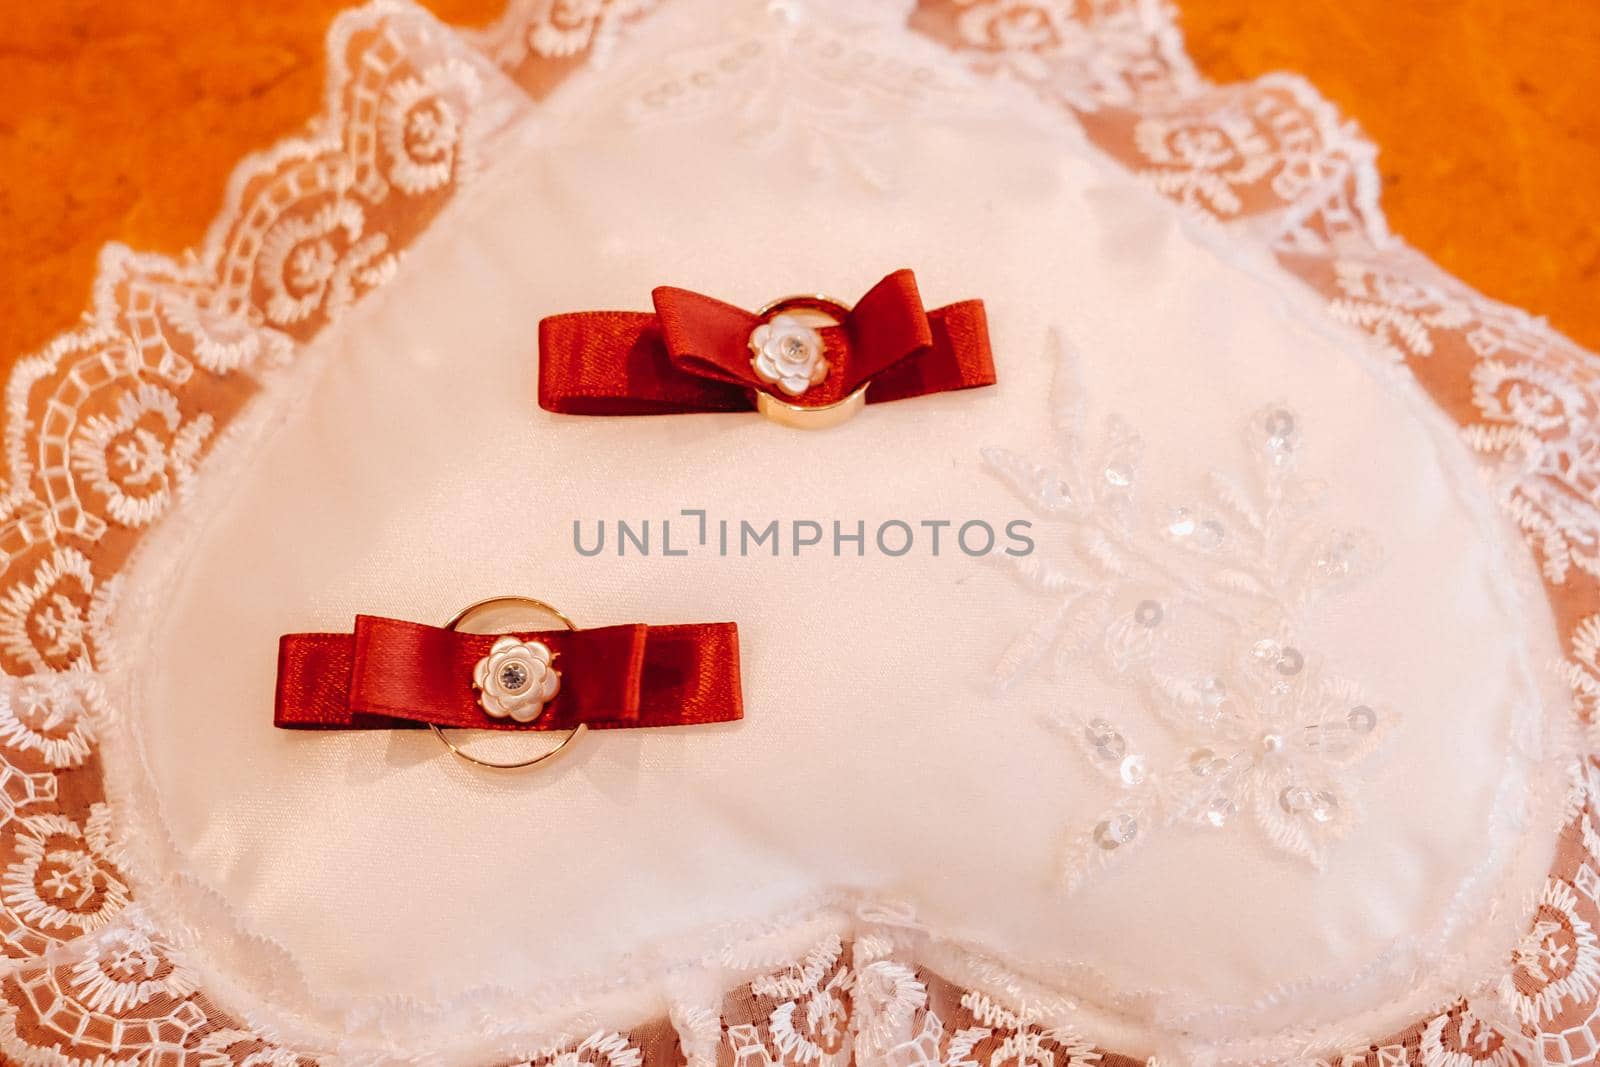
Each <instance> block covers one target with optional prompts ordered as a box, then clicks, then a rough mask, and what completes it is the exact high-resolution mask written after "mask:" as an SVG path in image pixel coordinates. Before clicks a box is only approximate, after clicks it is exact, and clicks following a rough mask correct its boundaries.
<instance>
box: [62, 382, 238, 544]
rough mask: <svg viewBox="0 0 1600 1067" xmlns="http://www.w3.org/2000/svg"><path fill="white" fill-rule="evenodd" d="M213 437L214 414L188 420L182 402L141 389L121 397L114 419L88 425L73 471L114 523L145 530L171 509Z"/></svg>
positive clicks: (94, 419) (95, 418)
mask: <svg viewBox="0 0 1600 1067" xmlns="http://www.w3.org/2000/svg"><path fill="white" fill-rule="evenodd" d="M210 433H211V416H210V415H203V414H202V415H199V416H197V417H195V418H194V419H190V420H187V421H186V420H185V419H184V418H183V415H182V413H181V412H180V411H179V410H178V398H177V397H175V396H173V395H172V394H171V393H169V392H168V391H167V390H165V389H163V388H161V387H160V386H158V385H141V386H139V387H138V388H137V389H134V390H132V391H130V392H127V393H124V394H123V395H122V396H121V397H120V398H118V400H117V410H116V412H115V414H95V415H91V416H90V417H89V418H88V419H87V420H85V423H84V427H83V429H82V430H81V431H80V432H79V434H78V436H77V437H75V438H74V439H73V442H72V466H73V470H74V472H75V473H76V474H77V476H78V478H79V480H80V481H81V482H82V483H83V484H84V485H85V486H86V487H87V488H89V489H90V490H91V491H93V492H94V493H97V494H98V495H100V496H101V497H103V498H104V499H105V508H106V512H107V514H108V515H109V516H110V518H111V519H112V520H113V521H115V522H118V523H120V524H122V525H123V526H146V525H149V523H151V522H152V521H154V520H155V519H157V518H159V517H160V516H161V514H162V513H164V512H165V511H166V510H167V508H168V507H170V506H171V504H172V498H173V496H174V494H175V493H177V492H178V491H179V490H181V489H182V487H183V483H184V481H185V480H186V479H187V478H188V477H189V474H190V473H191V472H192V471H193V470H194V460H195V457H196V456H197V455H199V452H200V446H201V444H202V443H204V441H205V439H206V438H207V437H208V436H209V435H210Z"/></svg>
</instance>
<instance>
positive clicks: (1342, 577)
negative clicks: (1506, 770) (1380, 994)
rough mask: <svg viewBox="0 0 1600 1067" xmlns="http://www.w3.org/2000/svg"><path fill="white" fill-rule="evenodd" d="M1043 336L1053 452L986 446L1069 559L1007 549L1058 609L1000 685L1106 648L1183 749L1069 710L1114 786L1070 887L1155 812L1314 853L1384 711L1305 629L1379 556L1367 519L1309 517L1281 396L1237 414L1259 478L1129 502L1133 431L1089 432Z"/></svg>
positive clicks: (1164, 819) (1312, 500)
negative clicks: (1243, 823)
mask: <svg viewBox="0 0 1600 1067" xmlns="http://www.w3.org/2000/svg"><path fill="white" fill-rule="evenodd" d="M1052 344H1053V346H1054V347H1055V348H1056V349H1057V352H1056V355H1057V359H1058V368H1057V383H1056V395H1057V404H1056V411H1057V422H1056V430H1057V433H1058V437H1059V441H1060V455H1059V457H1058V459H1057V460H1056V461H1055V462H1053V463H1049V464H1038V463H1035V462H1033V461H1031V460H1028V459H1025V458H1023V457H1021V456H1018V455H1015V454H1013V453H1010V452H1006V451H1002V450H997V449H989V450H985V452H984V458H985V460H986V461H987V463H988V465H989V467H990V468H991V470H993V471H994V472H995V473H996V474H998V475H999V476H1000V477H1001V478H1002V479H1004V480H1005V481H1006V482H1008V483H1009V484H1010V485H1011V486H1012V487H1013V488H1014V489H1015V490H1016V491H1017V492H1018V493H1019V494H1020V495H1022V496H1023V497H1024V498H1025V499H1026V500H1028V501H1029V502H1030V503H1031V504H1033V505H1034V507H1035V508H1037V509H1038V510H1039V511H1041V512H1043V513H1044V514H1045V515H1046V516H1048V517H1050V518H1052V519H1054V520H1056V521H1058V522H1059V523H1060V524H1061V526H1062V528H1063V532H1064V533H1065V535H1066V539H1065V540H1066V544H1067V546H1068V549H1067V551H1068V554H1069V556H1068V559H1067V560H1066V562H1065V563H1062V564H1057V563H1053V562H1050V561H1049V560H1048V559H1046V558H1045V556H1044V555H1043V554H1035V555H1033V556H1028V557H1022V558H1020V559H1016V560H1010V561H1008V563H1009V565H1010V566H1011V567H1012V568H1013V569H1014V570H1015V572H1016V574H1017V576H1018V577H1019V578H1020V579H1021V580H1022V581H1023V582H1024V584H1026V585H1027V586H1029V587H1031V588H1032V589H1033V590H1035V591H1036V592H1038V593H1039V594H1040V595H1042V596H1043V597H1045V598H1046V599H1047V600H1048V601H1049V602H1050V608H1049V610H1048V611H1047V612H1046V614H1045V615H1044V617H1043V618H1042V619H1041V620H1040V622H1039V623H1038V624H1036V625H1035V626H1034V627H1032V628H1031V629H1030V630H1028V631H1027V632H1026V633H1024V634H1023V635H1022V636H1021V637H1020V638H1018V640H1017V641H1016V642H1014V643H1013V644H1012V645H1011V647H1010V648H1009V649H1008V650H1007V652H1006V653H1005V655H1004V656H1003V658H1002V660H1001V663H1000V664H999V667H998V670H997V676H998V680H999V681H1000V683H1001V684H1002V685H1008V684H1010V683H1012V682H1014V681H1015V680H1016V679H1017V678H1018V677H1019V676H1021V675H1022V674H1023V673H1024V672H1026V671H1028V670H1030V669H1031V668H1032V667H1033V666H1035V665H1036V664H1038V663H1039V662H1041V661H1042V660H1044V659H1046V658H1047V657H1049V658H1052V659H1053V660H1054V661H1055V663H1056V664H1057V665H1058V666H1062V665H1066V664H1069V663H1076V662H1088V663H1097V664H1099V665H1100V666H1101V667H1102V668H1104V670H1105V671H1106V672H1107V673H1108V674H1109V675H1110V676H1111V677H1113V678H1115V679H1116V680H1117V681H1118V682H1119V683H1120V684H1121V685H1123V686H1126V687H1128V688H1129V689H1131V690H1132V691H1134V692H1136V693H1137V694H1138V695H1139V697H1140V699H1141V702H1142V704H1143V705H1144V706H1145V707H1146V708H1147V709H1148V710H1149V712H1150V713H1151V717H1152V718H1153V719H1154V720H1155V722H1156V724H1158V725H1159V727H1160V728H1162V729H1163V730H1164V731H1165V732H1166V733H1168V734H1170V735H1171V736H1172V737H1173V738H1175V739H1176V740H1177V741H1178V742H1179V743H1180V745H1181V746H1182V749H1183V755H1182V757H1181V758H1180V759H1179V760H1178V761H1177V762H1176V764H1175V765H1172V766H1158V765H1156V764H1155V763H1154V762H1153V758H1152V757H1151V756H1150V755H1148V754H1147V753H1148V752H1149V751H1150V750H1149V749H1147V748H1145V747H1143V746H1141V745H1140V744H1138V743H1137V739H1136V738H1135V736H1134V732H1133V731H1132V730H1130V729H1127V728H1124V727H1122V726H1120V725H1115V724H1113V723H1112V722H1110V721H1108V720H1107V718H1105V717H1104V716H1103V715H1100V714H1094V713H1091V714H1076V715H1074V714H1065V715H1062V716H1060V719H1059V721H1060V722H1061V724H1062V725H1063V726H1064V727H1065V728H1066V729H1067V730H1068V731H1069V732H1070V733H1071V734H1072V735H1073V736H1074V737H1076V738H1078V739H1079V740H1081V742H1082V745H1083V748H1084V750H1085V752H1086V753H1087V754H1088V756H1089V759H1090V762H1091V763H1092V764H1093V765H1094V766H1096V767H1098V768H1100V769H1101V770H1102V771H1103V772H1104V773H1105V775H1106V777H1107V779H1108V780H1109V781H1111V782H1113V783H1115V785H1116V787H1117V788H1118V790H1119V792H1120V793H1121V798H1120V799H1119V800H1118V801H1117V802H1116V803H1115V804H1113V805H1112V806H1111V807H1110V809H1108V810H1107V811H1106V812H1105V814H1104V815H1103V816H1102V817H1101V818H1100V819H1099V820H1097V821H1096V822H1095V823H1094V824H1093V825H1091V826H1089V827H1086V828H1084V829H1082V830H1081V831H1079V832H1077V833H1075V834H1074V835H1073V838H1072V841H1071V844H1070V845H1069V847H1068V849H1067V855H1066V857H1065V860H1064V863H1063V873H1064V877H1065V880H1066V882H1067V885H1068V887H1069V889H1071V888H1075V887H1076V886H1078V885H1079V884H1081V882H1082V880H1083V878H1084V877H1085V876H1086V875H1087V874H1088V873H1090V872H1091V871H1092V870H1094V869H1097V868H1098V867H1099V866H1101V865H1103V864H1105V863H1106V862H1108V861H1109V860H1110V859H1112V858H1113V857H1114V856H1119V855H1123V854H1126V853H1127V852H1128V851H1129V848H1130V847H1131V846H1134V845H1136V844H1137V843H1139V842H1141V841H1143V840H1144V839H1145V838H1146V837H1147V836H1148V835H1149V833H1150V832H1151V831H1153V830H1154V829H1156V828H1157V827H1158V826H1165V827H1171V826H1175V825H1178V824H1189V825H1194V826H1200V827H1221V826H1224V825H1226V824H1228V823H1230V822H1231V821H1232V820H1233V817H1234V816H1235V815H1236V814H1240V813H1247V814H1248V816H1249V817H1250V818H1251V819H1253V821H1254V822H1255V823H1256V824H1257V825H1258V826H1259V827H1260V829H1261V830H1262V831H1263V832H1264V834H1265V836H1266V838H1267V839H1268V840H1269V841H1270V842H1271V843H1272V844H1273V845H1275V846H1277V847H1278V848H1279V849H1281V850H1282V851H1284V852H1286V853H1288V854H1290V855H1294V856H1298V857H1301V858H1303V859H1305V860H1307V861H1309V862H1311V863H1312V864H1314V865H1319V866H1320V864H1321V862H1322V858H1323V852H1324V850H1325V848H1326V846H1327V845H1328V844H1329V843H1330V842H1331V841H1333V840H1336V839H1337V838H1338V837H1339V836H1341V835H1342V834H1343V833H1344V832H1345V831H1346V830H1347V829H1348V828H1349V826H1350V825H1351V823H1352V821H1353V819H1354V815H1355V811H1354V809H1355V806H1356V805H1355V798H1354V797H1353V795H1352V791H1351V787H1350V783H1349V781H1348V780H1347V774H1346V771H1347V769H1348V768H1350V767H1352V766H1353V765H1355V764H1357V763H1359V762H1361V761H1362V760H1364V759H1366V758H1367V757H1368V756H1369V755H1370V754H1371V753H1372V752H1373V750H1374V749H1375V748H1376V747H1377V745H1378V743H1379V742H1380V740H1381V739H1382V737H1383V735H1384V733H1385V731H1386V730H1387V728H1388V727H1389V726H1390V725H1391V723H1392V720H1393V715H1392V713H1390V712H1388V711H1386V710H1381V709H1380V708H1379V706H1378V705H1376V704H1375V703H1374V702H1373V701H1372V700H1371V699H1369V698H1368V697H1366V696H1365V695H1364V694H1363V693H1362V692H1361V690H1360V688H1359V686H1357V685H1356V684H1355V683H1354V682H1352V681H1350V680H1348V679H1345V678H1343V677H1341V676H1339V675H1338V674H1336V673H1334V672H1332V671H1330V670H1329V669H1328V668H1327V667H1326V666H1325V665H1324V664H1323V663H1322V661H1321V659H1320V657H1319V656H1318V655H1317V654H1316V652H1315V650H1314V649H1312V648H1310V647H1308V646H1306V645H1304V644H1303V643H1302V642H1301V641H1300V640H1299V639H1298V637H1297V636H1296V635H1297V633H1298V632H1299V630H1300V628H1301V624H1302V623H1303V622H1304V620H1305V617H1306V614H1307V612H1308V611H1310V610H1311V609H1312V608H1314V607H1315V606H1316V604H1317V603H1318V601H1319V600H1320V599H1321V598H1322V597H1323V596H1324V595H1326V594H1327V593H1329V592H1331V591H1333V590H1335V589H1337V588H1339V587H1341V586H1342V585H1344V584H1346V583H1347V582H1349V581H1351V580H1352V579H1355V578H1359V577H1360V576H1362V575H1363V574H1365V573H1366V572H1368V571H1369V570H1370V569H1371V568H1372V567H1373V566H1374V564H1375V563H1376V561H1377V557H1378V551H1377V549H1376V546H1375V545H1374V544H1373V541H1372V538H1371V536H1370V535H1368V534H1367V533H1365V532H1363V531H1360V530H1337V529H1336V530H1333V531H1331V532H1326V533H1324V532H1320V529H1321V528H1320V525H1319V524H1318V523H1317V522H1315V521H1313V515H1314V513H1315V511H1316V509H1317V507H1318V497H1319V488H1320V487H1319V486H1317V485H1316V484H1314V483H1312V482H1310V481H1307V480H1305V479H1302V478H1300V477H1299V476H1297V475H1296V473H1295V467H1296V465H1297V459H1298V455H1299V452H1300V450H1301V447H1302V440H1301V434H1300V427H1299V425H1298V420H1297V417H1296V416H1295V415H1294V413H1293V412H1291V411H1289V410H1288V409H1287V408H1284V407H1281V406H1273V407H1269V408H1266V409H1264V410H1263V411H1261V412H1258V413H1257V414H1256V415H1255V416H1253V417H1252V418H1251V419H1250V420H1249V421H1248V423H1247V425H1246V429H1245V438H1246V442H1245V443H1246V445H1247V447H1248V449H1249V450H1250V452H1251V453H1252V455H1253V456H1254V457H1255V468H1256V469H1255V471H1254V472H1253V477H1252V478H1251V479H1250V480H1248V481H1241V480H1238V479H1236V478H1235V477H1233V476H1230V475H1226V474H1223V473H1221V472H1216V471H1213V472H1212V474H1211V475H1210V478H1209V483H1208V493H1207V494H1206V496H1205V498H1204V499H1201V500H1199V501H1196V502H1193V503H1189V504H1185V505H1182V506H1179V507H1175V508H1172V509H1170V510H1169V511H1168V512H1166V514H1165V515H1164V516H1163V517H1162V518H1160V519H1155V518H1152V517H1151V516H1150V515H1148V514H1147V513H1146V512H1145V511H1142V510H1141V509H1140V508H1139V507H1138V506H1137V504H1136V492H1135V491H1136V489H1137V487H1138V483H1139V468H1140V458H1141V452H1142V443H1141V441H1140V439H1139V437H1138V436H1137V435H1136V434H1135V433H1134V432H1133V431H1132V430H1131V429H1130V428H1128V427H1127V426H1126V425H1125V424H1124V423H1122V422H1121V420H1119V419H1116V418H1112V419H1111V421H1110V423H1109V425H1108V428H1107V430H1106V433H1105V435H1104V442H1103V444H1101V445H1100V446H1099V447H1098V448H1096V449H1089V448H1087V447H1086V443H1085V440H1084V433H1083V426H1082V414H1081V410H1080V406H1079V397H1080V396H1081V392H1080V391H1079V390H1078V389H1077V387H1076V385H1075V384H1074V383H1073V381H1072V378H1073V373H1072V366H1073V364H1072V360H1071V358H1070V357H1069V356H1068V355H1067V354H1066V353H1065V352H1064V351H1063V350H1061V349H1060V345H1059V341H1057V340H1055V339H1052ZM1209 634H1224V635H1226V636H1225V638H1223V639H1222V640H1221V641H1217V640H1207V639H1206V637H1205V635H1209ZM1197 635H1199V636H1198V638H1197Z"/></svg>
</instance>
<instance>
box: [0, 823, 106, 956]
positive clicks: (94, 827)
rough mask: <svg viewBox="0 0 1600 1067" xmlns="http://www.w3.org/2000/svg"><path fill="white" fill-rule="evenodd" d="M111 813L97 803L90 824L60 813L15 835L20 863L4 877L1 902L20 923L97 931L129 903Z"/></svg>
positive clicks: (58, 932) (22, 827)
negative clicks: (113, 852) (114, 857)
mask: <svg viewBox="0 0 1600 1067" xmlns="http://www.w3.org/2000/svg"><path fill="white" fill-rule="evenodd" d="M109 820H110V810H109V809H108V808H106V806H105V805H103V804H97V805H95V806H94V809H93V810H92V811H91V812H90V815H89V819H88V821H87V825H86V826H85V827H84V828H83V829H80V828H79V827H78V824H77V823H76V822H74V821H72V820H71V819H69V818H67V817H66V816H65V815H58V814H54V813H49V814H43V815H29V816H25V817H23V818H21V819H19V820H18V822H17V824H16V825H15V826H14V827H13V828H12V830H11V832H12V833H13V834H14V835H15V842H14V844H13V846H12V847H13V848H14V849H15V852H16V856H17V858H16V860H15V861H13V862H12V863H11V864H10V865H9V866H7V867H6V869H5V874H4V876H3V877H0V900H4V902H5V906H6V911H7V912H8V913H9V915H10V916H11V917H13V918H14V919H16V920H17V921H18V922H21V923H24V924H26V925H27V926H29V927H31V928H32V929H34V930H39V931H42V932H46V933H52V934H56V935H61V934H63V933H65V934H67V935H69V936H70V935H72V934H76V933H79V932H87V931H90V930H97V929H99V928H100V927H102V926H104V925H105V924H106V923H107V922H108V921H110V919H111V918H112V916H114V915H116V914H117V913H118V912H120V911H121V910H122V909H123V907H124V906H125V905H126V904H127V903H128V889H127V887H126V886H125V885H123V883H122V881H121V879H119V878H118V877H117V875H116V873H115V871H114V869H113V868H112V867H111V864H110V862H109V860H108V859H107V858H106V853H107V850H108V847H109V831H108V828H107V823H108V822H109Z"/></svg>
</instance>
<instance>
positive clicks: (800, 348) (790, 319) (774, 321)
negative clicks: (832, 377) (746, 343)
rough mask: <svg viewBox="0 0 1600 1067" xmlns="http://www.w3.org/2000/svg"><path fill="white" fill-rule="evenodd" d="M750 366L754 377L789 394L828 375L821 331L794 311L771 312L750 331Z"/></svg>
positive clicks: (799, 390) (801, 390)
mask: <svg viewBox="0 0 1600 1067" xmlns="http://www.w3.org/2000/svg"><path fill="white" fill-rule="evenodd" d="M750 354H751V356H750V366H751V367H752V368H753V369H754V370H755V372H756V377H758V378H760V379H761V380H762V381H764V382H766V383H767V384H768V385H776V386H777V387H778V388H779V389H782V390H783V391H784V392H785V393H788V394H789V395H790V396H799V395H800V394H801V393H803V392H805V391H806V390H807V389H810V388H811V387H812V386H813V385H816V384H817V383H818V382H820V381H822V379H824V378H826V377H827V376H828V361H827V360H826V359H824V358H823V356H822V335H821V334H820V333H818V332H817V331H816V330H815V329H813V328H812V327H810V326H807V325H806V324H805V323H804V322H803V321H801V320H800V319H799V318H797V317H796V316H794V315H781V314H780V315H774V316H773V317H772V318H771V319H769V320H767V321H766V322H763V323H762V324H761V325H760V326H757V327H756V328H755V329H754V330H752V331H751V333H750Z"/></svg>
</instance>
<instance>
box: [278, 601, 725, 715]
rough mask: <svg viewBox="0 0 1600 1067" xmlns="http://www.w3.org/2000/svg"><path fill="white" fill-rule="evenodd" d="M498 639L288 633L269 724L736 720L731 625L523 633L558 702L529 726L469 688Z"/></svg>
mask: <svg viewBox="0 0 1600 1067" xmlns="http://www.w3.org/2000/svg"><path fill="white" fill-rule="evenodd" d="M501 636H504V635H500V634H474V633H464V632H461V631H458V630H450V629H444V628H441V627H438V626H425V625H423V624H421V623H415V622H401V621H399V620H396V619H380V618H374V617H372V616H369V615H360V616H357V617H356V625H355V633H353V634H286V635H284V637H283V638H281V639H280V641H279V644H278V692H277V704H276V708H275V710H274V714H273V725H275V726H279V727H282V728H284V729H289V730H389V729H400V728H405V727H425V726H427V725H428V724H430V723H431V724H433V725H435V726H441V727H464V728H468V729H475V730H570V729H573V728H574V727H576V726H578V725H579V724H580V723H586V724H588V726H589V727H590V728H591V729H596V730H609V729H623V728H627V727H636V726H687V725H693V724H697V723H709V722H729V721H731V720H734V719H739V718H742V717H743V715H744V702H743V697H742V695H741V691H740V685H739V631H738V628H737V627H736V626H735V625H734V624H733V623H731V622H727V623H698V624H691V625H682V626H644V625H641V624H634V625H628V626H603V627H598V628H596V629H592V630H552V631H549V632H539V633H519V634H516V635H514V636H516V637H518V638H519V639H521V640H537V641H540V642H543V643H544V644H545V645H546V646H548V647H549V648H550V650H551V651H552V652H554V653H555V656H556V663H557V665H559V667H560V669H561V675H562V684H561V690H560V692H559V693H558V694H557V695H556V696H555V697H554V698H553V699H552V700H551V701H550V703H549V704H548V705H546V707H545V709H544V712H543V714H541V715H540V716H539V717H538V718H537V719H535V720H534V721H532V722H517V721H515V720H513V719H509V718H493V717H491V716H490V715H489V714H488V713H487V712H485V711H484V709H483V708H482V707H481V706H480V705H479V703H478V698H477V695H476V692H475V690H474V688H473V671H474V667H475V665H476V664H477V662H478V661H479V660H480V659H482V658H483V657H485V656H487V655H489V652H490V649H491V648H492V646H493V645H494V643H495V642H496V641H497V640H499V639H500V637H501Z"/></svg>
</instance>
